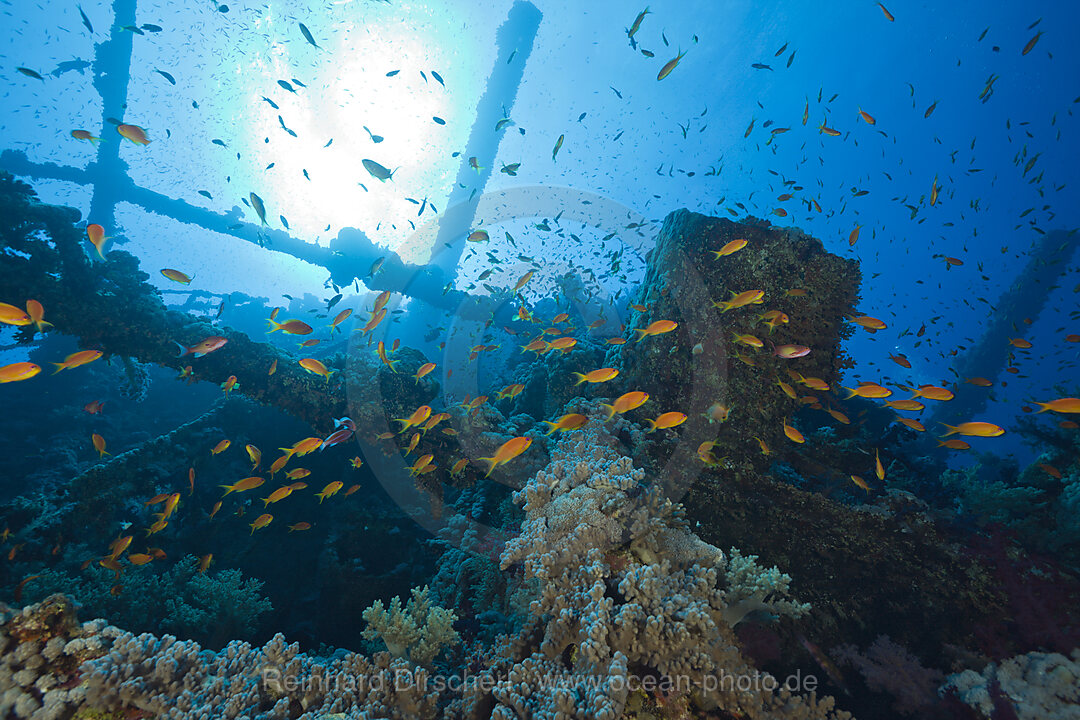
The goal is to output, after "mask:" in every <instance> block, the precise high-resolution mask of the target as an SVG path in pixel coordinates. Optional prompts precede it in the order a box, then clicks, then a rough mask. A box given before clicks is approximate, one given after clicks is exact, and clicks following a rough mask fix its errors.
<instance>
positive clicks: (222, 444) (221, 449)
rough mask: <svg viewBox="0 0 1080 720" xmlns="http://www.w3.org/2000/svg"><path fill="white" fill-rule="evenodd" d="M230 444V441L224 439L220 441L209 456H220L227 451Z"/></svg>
mask: <svg viewBox="0 0 1080 720" xmlns="http://www.w3.org/2000/svg"><path fill="white" fill-rule="evenodd" d="M231 444H232V441H231V440H229V439H228V438H225V439H224V440H222V441H221V442H219V443H218V444H217V445H215V446H214V449H213V450H211V451H210V454H211V455H220V454H221V453H223V452H225V451H226V450H228V449H229V445H231Z"/></svg>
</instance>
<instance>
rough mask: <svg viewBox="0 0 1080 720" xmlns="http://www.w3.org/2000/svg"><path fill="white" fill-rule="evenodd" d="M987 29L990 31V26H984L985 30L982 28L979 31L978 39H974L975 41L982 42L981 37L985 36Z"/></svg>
mask: <svg viewBox="0 0 1080 720" xmlns="http://www.w3.org/2000/svg"><path fill="white" fill-rule="evenodd" d="M989 31H990V28H986V29H985V30H983V31H982V32H981V33H980V34H979V39H978V40H976V41H975V42H982V39H983V38H984V37H986V33H987V32H989Z"/></svg>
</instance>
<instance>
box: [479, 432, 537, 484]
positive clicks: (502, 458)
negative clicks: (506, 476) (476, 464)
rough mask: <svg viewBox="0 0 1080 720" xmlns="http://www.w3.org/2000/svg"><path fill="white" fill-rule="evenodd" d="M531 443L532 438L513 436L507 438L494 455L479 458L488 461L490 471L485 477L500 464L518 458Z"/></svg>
mask: <svg viewBox="0 0 1080 720" xmlns="http://www.w3.org/2000/svg"><path fill="white" fill-rule="evenodd" d="M530 445H532V438H528V437H516V438H511V439H510V440H507V441H506V442H504V443H503V444H502V445H501V446H500V447H499V449H498V450H496V451H495V454H494V455H493V456H492V457H489V458H479V459H480V460H483V461H484V462H486V463H488V471H487V473H485V474H484V477H487V476H488V475H491V472H492V471H493V470H494V469H495V468H497V467H499V466H500V465H505V464H506V463H508V462H510V461H511V460H513V459H514V458H516V457H517V456H518V455H520V454H521V453H523V452H525V451H526V450H528V449H529V446H530Z"/></svg>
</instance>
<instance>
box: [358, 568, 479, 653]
mask: <svg viewBox="0 0 1080 720" xmlns="http://www.w3.org/2000/svg"><path fill="white" fill-rule="evenodd" d="M363 617H364V620H367V622H368V627H367V628H366V629H365V630H364V637H365V638H367V639H368V640H374V639H376V638H382V641H383V642H384V643H386V649H387V650H389V651H390V654H391V655H393V656H394V657H400V658H408V659H410V660H412V661H413V662H414V663H416V664H417V665H423V666H424V667H429V666H430V665H431V662H432V660H434V659H435V656H436V655H438V654H439V652H440V651H441V650H442V649H443V648H444V647H449V646H451V645H456V644H457V643H458V642H460V641H461V638H460V637H459V636H458V634H457V631H456V630H454V621H455V620H457V616H456V615H455V614H454V613H453V612H452V611H450V610H447V609H445V608H441V607H438V606H435V605H432V604H431V600H429V599H428V589H427V587H426V586H425V587H424V588H423V589H421V588H413V589H412V598H411V599H410V600H409V602H408V604H407V605H406V606H405V607H404V609H403V608H402V607H401V598H393V599H392V600H391V601H390V609H389V610H387V609H386V608H385V607H384V606H383V603H382V600H376V601H375V603H374V604H373V605H372V606H371V607H369V608H368V609H367V610H365V611H364V615H363Z"/></svg>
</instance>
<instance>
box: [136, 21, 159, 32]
mask: <svg viewBox="0 0 1080 720" xmlns="http://www.w3.org/2000/svg"><path fill="white" fill-rule="evenodd" d="M139 27H141V28H142V29H143V30H145V31H146V32H161V31H162V30H163V29H164V28H162V27H161V26H160V25H154V24H153V23H143V24H142V25H140V26H139Z"/></svg>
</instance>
